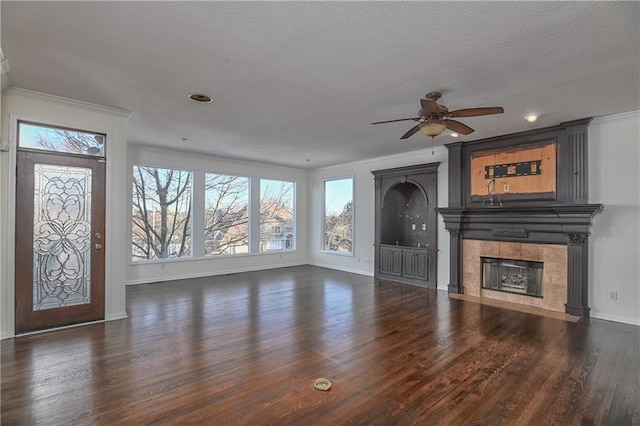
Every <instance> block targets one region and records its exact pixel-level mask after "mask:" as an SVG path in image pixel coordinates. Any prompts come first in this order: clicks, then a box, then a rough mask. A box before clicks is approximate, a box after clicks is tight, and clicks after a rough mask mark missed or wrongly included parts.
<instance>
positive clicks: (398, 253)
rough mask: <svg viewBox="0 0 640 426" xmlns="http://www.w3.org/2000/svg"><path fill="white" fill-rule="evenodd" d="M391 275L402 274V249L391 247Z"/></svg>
mask: <svg viewBox="0 0 640 426" xmlns="http://www.w3.org/2000/svg"><path fill="white" fill-rule="evenodd" d="M389 273H390V274H391V275H396V276H398V277H399V276H401V275H402V250H401V249H391V271H390V272H389Z"/></svg>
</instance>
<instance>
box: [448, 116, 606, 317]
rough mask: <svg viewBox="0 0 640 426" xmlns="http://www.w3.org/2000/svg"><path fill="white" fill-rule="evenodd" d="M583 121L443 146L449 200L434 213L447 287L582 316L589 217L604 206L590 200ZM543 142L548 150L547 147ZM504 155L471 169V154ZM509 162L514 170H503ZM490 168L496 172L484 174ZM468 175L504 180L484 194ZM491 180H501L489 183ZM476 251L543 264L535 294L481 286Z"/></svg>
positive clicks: (479, 254) (586, 311)
mask: <svg viewBox="0 0 640 426" xmlns="http://www.w3.org/2000/svg"><path fill="white" fill-rule="evenodd" d="M590 122H591V119H590V118H586V119H582V120H576V121H572V122H567V123H562V124H560V125H558V126H554V127H547V128H544V129H538V130H532V131H528V132H522V133H515V134H511V135H505V136H498V137H495V138H489V139H482V140H477V141H472V142H455V143H451V144H447V145H446V147H447V149H448V150H449V163H448V167H449V184H448V189H449V205H448V207H442V208H438V209H437V211H438V213H440V214H441V215H442V218H443V220H444V225H445V229H446V230H447V231H449V242H450V244H449V247H450V253H449V262H450V264H449V279H450V282H449V284H448V290H449V293H455V294H466V295H469V296H473V297H477V298H479V299H492V300H500V301H507V302H511V303H517V304H521V305H526V306H529V307H534V308H540V309H544V310H548V311H553V312H564V313H566V314H570V315H574V316H578V317H588V316H589V311H590V308H589V277H588V271H589V233H590V228H591V225H592V220H593V216H594V215H595V214H596V213H598V212H600V211H601V210H602V209H603V205H602V204H590V203H589V185H588V184H589V175H588V156H587V151H588V140H587V139H588V126H589V123H590ZM549 146H552V147H553V149H552V150H549V148H548V147H549ZM545 150H546V151H545ZM523 152H524V153H525V154H522V153H523ZM505 153H507V154H509V155H512V157H511V158H513V159H512V160H510V161H504V160H502V162H500V160H495V161H497V162H496V163H495V164H496V165H494V163H492V162H487V164H488V165H487V164H482V167H484V168H485V169H484V170H487V169H488V170H489V171H488V172H486V174H485V172H484V170H482V169H480V172H482V174H481V175H480V174H479V171H478V170H477V169H474V171H473V172H472V163H473V160H474V159H477V158H484V157H488V156H495V158H502V157H504V155H506V154H505ZM513 153H515V154H513ZM531 153H533V154H531ZM539 153H542V154H539ZM517 155H520V157H516V156H517ZM538 155H540V156H539V157H538ZM500 156H502V157H500ZM527 156H528V157H527ZM523 157H527V158H523ZM529 157H531V158H529ZM549 157H552V160H553V161H549ZM554 159H557V161H555V160H554ZM490 161H491V160H490ZM533 163H535V164H536V168H535V169H533V168H532V169H531V170H532V172H530V173H521V170H522V169H523V168H522V167H521V165H523V166H524V169H525V170H528V169H527V168H526V167H529V166H530V165H531V164H533ZM511 167H512V168H513V171H508V170H509V168H511ZM501 168H504V169H505V170H507V172H506V173H503V172H504V171H502V170H501ZM496 170H498V171H499V172H500V173H497V172H496V174H491V173H490V172H491V171H494V172H495V171H496ZM534 171H535V173H533V172H534ZM535 176H540V178H536V177H535ZM472 178H473V179H475V182H476V186H478V185H477V184H478V181H479V182H480V185H479V186H480V187H481V188H482V185H484V186H486V188H488V190H489V189H491V190H495V188H497V191H500V190H501V188H502V187H503V186H504V187H505V189H504V192H502V193H500V192H487V193H486V194H484V196H483V195H482V194H481V193H478V190H477V189H474V188H476V186H474V184H473V179H472ZM498 179H499V181H500V185H496V180H498ZM543 179H547V181H545V182H546V183H545V185H546V186H543V187H542V188H541V189H539V190H537V189H535V188H534V189H532V188H531V187H525V188H523V191H515V192H514V191H509V189H507V188H508V187H510V186H511V187H513V188H516V187H518V188H522V187H523V185H522V183H523V182H525V181H526V182H534V184H535V183H536V182H540V181H541V180H543ZM491 184H493V186H491ZM496 194H497V195H498V197H496ZM487 200H489V201H490V202H487ZM496 200H497V202H494V201H496ZM481 257H491V258H503V259H511V260H523V261H533V262H543V263H544V270H543V276H542V297H531V296H525V295H520V294H514V293H506V292H501V291H495V290H489V289H483V288H482V271H481V269H482V266H481V259H480V258H481Z"/></svg>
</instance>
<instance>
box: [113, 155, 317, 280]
mask: <svg viewBox="0 0 640 426" xmlns="http://www.w3.org/2000/svg"><path fill="white" fill-rule="evenodd" d="M128 157H129V158H128V160H129V161H128V164H129V165H128V167H127V171H126V173H127V176H128V179H129V183H128V187H127V197H128V199H129V200H130V199H131V191H132V189H131V188H132V181H131V176H132V172H131V170H132V169H133V165H135V164H137V165H144V166H154V167H166V168H177V169H181V170H189V171H193V172H213V173H221V174H230V175H237V176H246V177H250V178H255V179H256V180H259V179H260V178H266V179H275V180H286V181H292V180H293V181H295V182H296V188H297V190H296V198H297V200H296V250H294V251H282V252H274V253H255V254H248V255H237V256H209V257H206V258H202V257H200V258H198V257H195V256H194V258H189V259H168V260H162V261H145V262H140V261H138V262H132V261H131V260H130V259H131V256H130V255H131V249H130V247H129V246H125V247H123V251H125V252H126V253H127V259H128V262H127V264H128V266H127V284H139V283H148V282H157V281H165V280H172V279H181V278H191V277H201V276H209V275H219V274H226V273H232V272H243V271H252V270H259V269H268V268H279V267H283V266H293V265H303V264H306V263H307V246H308V239H307V235H308V228H309V221H308V215H307V205H308V194H307V191H306V188H307V171H306V170H302V169H295V168H289V167H277V166H269V165H266V164H259V163H251V162H243V161H234V160H229V159H224V158H216V157H213V156H206V155H195V154H188V153H184V152H178V151H168V150H160V149H153V148H147V147H133V146H131V147H130V149H129V156H128ZM196 196H198V191H194V197H196ZM128 205H129V207H128V213H127V218H130V216H131V213H130V212H131V202H130V201H129V204H128ZM196 214H198V212H194V215H196ZM127 222H128V224H127V225H128V229H129V231H128V234H127V235H130V233H131V224H130V220H129V219H128V220H127ZM193 232H194V233H195V232H197V230H196V229H194V230H193ZM127 244H130V240H127ZM195 250H196V248H195V247H194V252H195Z"/></svg>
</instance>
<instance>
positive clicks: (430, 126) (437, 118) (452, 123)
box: [371, 92, 504, 139]
mask: <svg viewBox="0 0 640 426" xmlns="http://www.w3.org/2000/svg"><path fill="white" fill-rule="evenodd" d="M441 96H442V94H441V93H440V92H430V93H427V94H426V95H425V98H426V99H420V107H421V108H420V111H418V116H417V117H410V118H400V119H397V120H388V121H376V122H375V123H371V124H382V123H394V122H396V121H408V120H413V121H415V122H417V123H418V124H416V125H415V126H414V127H412V128H411V129H409V131H408V132H407V133H405V134H404V135H402V137H401V138H400V139H407V138H409V137H411V136H413V135H414V134H415V133H416V132H418V130H420V131H422V133H424V134H425V135H427V136H431V137H432V138H435V137H436V136H438V135H439V134H441V133H442V132H444V129H449V130H452V131H454V132H456V133H460V134H463V135H468V134H470V133H472V132H473V129H472V128H471V127H469V126H467V125H466V124H463V123H461V122H459V121H456V120H452V119H451V118H458V117H478V116H481V115H492V114H502V113H503V112H504V109H503V108H502V107H484V108H464V109H457V110H455V111H449V109H448V108H447V107H446V106H444V105H442V104H439V103H438V102H437V100H438V99H440V97H441Z"/></svg>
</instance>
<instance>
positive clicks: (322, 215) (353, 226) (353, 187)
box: [320, 175, 356, 257]
mask: <svg viewBox="0 0 640 426" xmlns="http://www.w3.org/2000/svg"><path fill="white" fill-rule="evenodd" d="M340 180H351V251H350V252H346V251H337V250H329V249H327V248H325V233H326V229H325V226H326V222H327V220H326V219H327V217H326V209H327V182H334V181H340ZM355 199H356V178H355V176H354V175H350V176H339V177H331V178H326V179H323V180H322V200H321V212H320V218H321V219H320V220H321V221H322V224H321V225H322V226H321V227H320V228H321V230H320V252H321V253H325V254H333V255H337V256H348V257H353V256H355V247H356V246H355V229H356V200H355Z"/></svg>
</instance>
